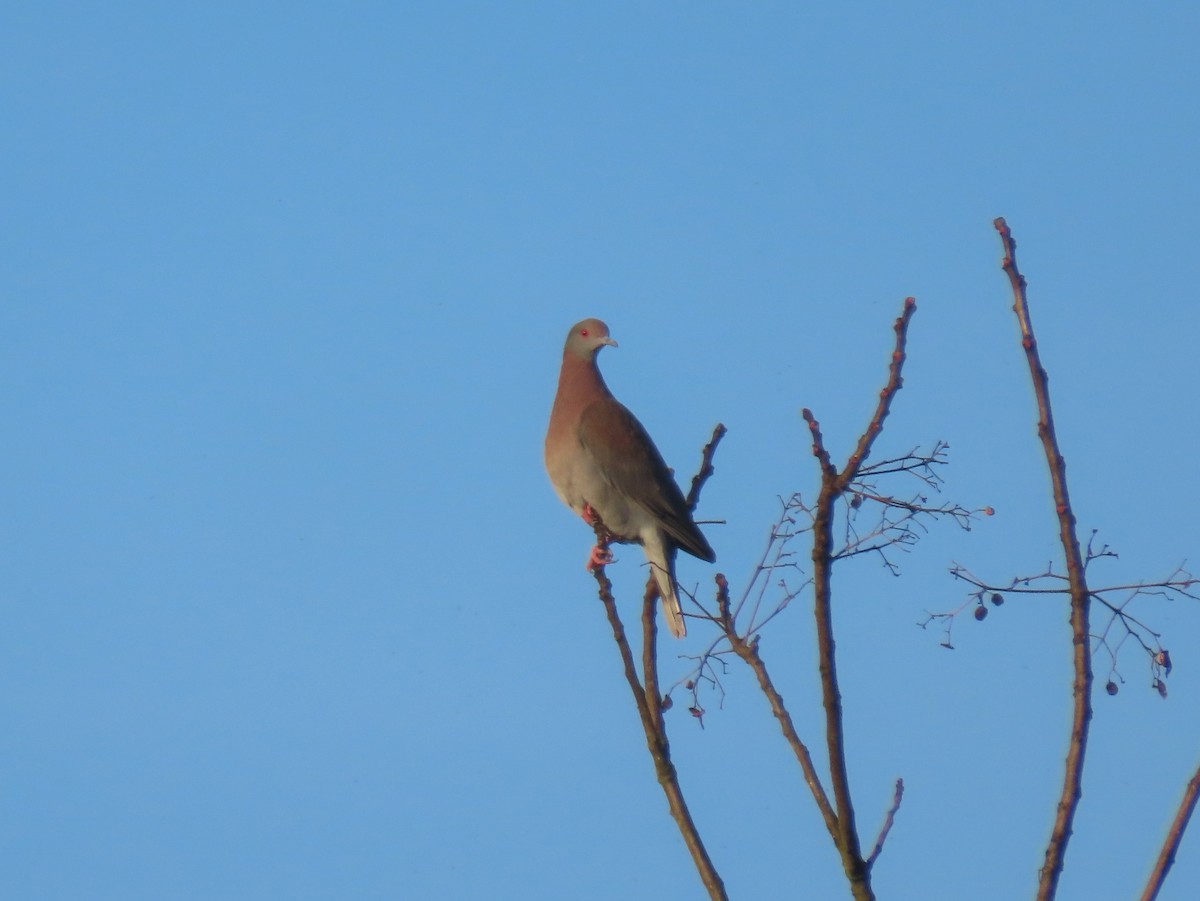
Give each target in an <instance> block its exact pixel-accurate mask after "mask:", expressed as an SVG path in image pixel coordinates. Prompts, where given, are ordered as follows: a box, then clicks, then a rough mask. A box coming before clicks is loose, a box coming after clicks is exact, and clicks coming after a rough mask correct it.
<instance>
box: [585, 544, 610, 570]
mask: <svg viewBox="0 0 1200 901" xmlns="http://www.w3.org/2000/svg"><path fill="white" fill-rule="evenodd" d="M612 562H613V555H612V551H610V550H609V549H608V548H606V547H600V545H596V546H595V547H593V548H592V553H591V555H590V556H589V557H588V562H587V568H588V569H589V570H592V569H595V568H596V567H597V566H607V565H608V564H609V563H612Z"/></svg>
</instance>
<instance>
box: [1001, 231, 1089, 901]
mask: <svg viewBox="0 0 1200 901" xmlns="http://www.w3.org/2000/svg"><path fill="white" fill-rule="evenodd" d="M994 225H995V226H996V231H998V232H999V233H1000V240H1001V242H1002V243H1003V245H1004V263H1003V267H1004V271H1005V273H1006V274H1007V275H1008V278H1009V282H1010V284H1011V285H1012V292H1013V312H1015V313H1016V316H1017V323H1018V325H1019V326H1020V330H1021V346H1022V347H1023V348H1024V349H1025V358H1026V361H1027V362H1028V364H1029V374H1030V376H1031V378H1032V380H1033V393H1034V396H1035V397H1036V399H1037V409H1038V437H1039V438H1040V439H1041V442H1042V449H1043V450H1044V451H1045V454H1046V465H1047V467H1048V468H1049V470H1050V483H1051V486H1052V488H1053V491H1054V508H1055V514H1056V515H1057V517H1058V530H1059V540H1060V541H1061V542H1062V547H1063V555H1064V557H1065V559H1066V564H1067V580H1068V584H1069V586H1070V589H1069V591H1070V595H1071V615H1070V623H1071V645H1072V662H1073V670H1074V676H1073V679H1072V684H1071V692H1072V696H1073V699H1074V704H1073V709H1072V713H1071V738H1070V744H1069V745H1068V747H1067V759H1066V766H1065V773H1064V777H1063V787H1062V792H1061V794H1060V796H1059V800H1058V809H1057V812H1056V815H1055V818H1054V826H1053V828H1052V829H1051V832H1050V840H1049V842H1048V843H1047V845H1046V857H1045V862H1044V863H1043V864H1042V868H1041V870H1040V871H1039V874H1038V891H1037V898H1038V901H1051V899H1052V898H1054V897H1055V895H1056V894H1057V892H1058V880H1059V877H1060V876H1061V875H1062V868H1063V860H1064V859H1065V857H1066V853H1067V844H1068V843H1069V842H1070V840H1071V831H1072V825H1073V823H1074V820H1075V812H1076V810H1077V809H1078V808H1079V800H1080V798H1082V797H1083V763H1084V757H1085V754H1086V752H1087V740H1088V731H1089V728H1090V725H1091V720H1092V653H1091V643H1090V641H1091V639H1090V637H1089V633H1090V625H1089V622H1088V619H1089V615H1090V603H1091V592H1090V591H1089V590H1088V586H1087V578H1086V576H1085V569H1084V561H1083V555H1082V554H1081V552H1080V550H1079V537H1078V535H1077V534H1076V531H1075V514H1074V512H1073V511H1072V509H1071V498H1070V494H1069V492H1068V491H1067V464H1066V460H1064V459H1063V455H1062V453H1061V452H1060V451H1059V447H1058V436H1057V435H1056V433H1055V430H1054V415H1053V413H1052V411H1051V409H1050V381H1049V377H1048V376H1047V375H1046V369H1045V367H1044V366H1042V361H1041V356H1040V355H1039V354H1038V346H1037V340H1036V339H1035V338H1034V334H1033V323H1032V320H1031V319H1030V316H1029V303H1028V298H1027V296H1026V284H1025V276H1023V275H1022V274H1021V271H1020V270H1019V269H1018V268H1017V242H1016V241H1014V240H1013V237H1012V232H1011V231H1010V230H1009V228H1008V223H1006V222H1005V221H1004V219H1003V218H999V219H996V220H995V223H994Z"/></svg>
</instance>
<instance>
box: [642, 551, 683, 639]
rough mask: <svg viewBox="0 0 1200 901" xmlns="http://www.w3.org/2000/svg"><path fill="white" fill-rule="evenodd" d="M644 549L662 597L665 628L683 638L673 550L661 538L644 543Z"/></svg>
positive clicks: (681, 613) (681, 610) (681, 612)
mask: <svg viewBox="0 0 1200 901" xmlns="http://www.w3.org/2000/svg"><path fill="white" fill-rule="evenodd" d="M644 548H645V551H646V559H647V560H649V561H650V571H651V572H652V573H654V581H655V583H656V584H657V585H658V593H659V596H660V597H662V609H663V618H664V619H665V620H666V621H667V628H668V629H670V630H671V634H672V635H674V636H675V637H676V638H683V637H684V636H686V635H687V624H686V623H685V622H684V621H683V607H681V606H680V604H679V594H678V592H677V591H676V590H675V549H674V548H668V547H667V546H666V544H665V542H663V541H662V539H661V538H659V539H657V540H649V541H645V542H644Z"/></svg>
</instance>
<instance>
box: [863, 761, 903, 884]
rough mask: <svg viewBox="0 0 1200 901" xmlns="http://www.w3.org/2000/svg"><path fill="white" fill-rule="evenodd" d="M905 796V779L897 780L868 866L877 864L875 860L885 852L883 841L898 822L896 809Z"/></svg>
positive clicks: (868, 859) (868, 860)
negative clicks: (890, 803) (890, 804)
mask: <svg viewBox="0 0 1200 901" xmlns="http://www.w3.org/2000/svg"><path fill="white" fill-rule="evenodd" d="M903 798H904V780H903V779H897V780H896V792H895V794H893V795H892V806H891V807H889V808H888V812H887V815H886V816H885V817H884V818H883V825H882V826H881V827H879V837H878V838H876V839H875V847H874V848H872V849H871V855H870V856H869V857H868V858H867V867H868V868H869V867H873V866H875V861H876V860H878V859H879V855H880V854H881V853H883V843H884V842H885V841H887V837H888V833H889V832H891V831H892V824H893V823H895V822H896V811H898V810H899V809H900V801H901V800H902V799H903Z"/></svg>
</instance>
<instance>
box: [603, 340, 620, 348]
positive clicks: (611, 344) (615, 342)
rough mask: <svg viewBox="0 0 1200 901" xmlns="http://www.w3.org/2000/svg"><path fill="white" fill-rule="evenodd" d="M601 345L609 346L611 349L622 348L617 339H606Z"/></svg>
mask: <svg viewBox="0 0 1200 901" xmlns="http://www.w3.org/2000/svg"><path fill="white" fill-rule="evenodd" d="M600 343H601V344H607V345H608V346H609V347H620V346H621V345H620V344H618V343H617V339H616V338H604V339H603V340H602V341H601V342H600Z"/></svg>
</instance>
